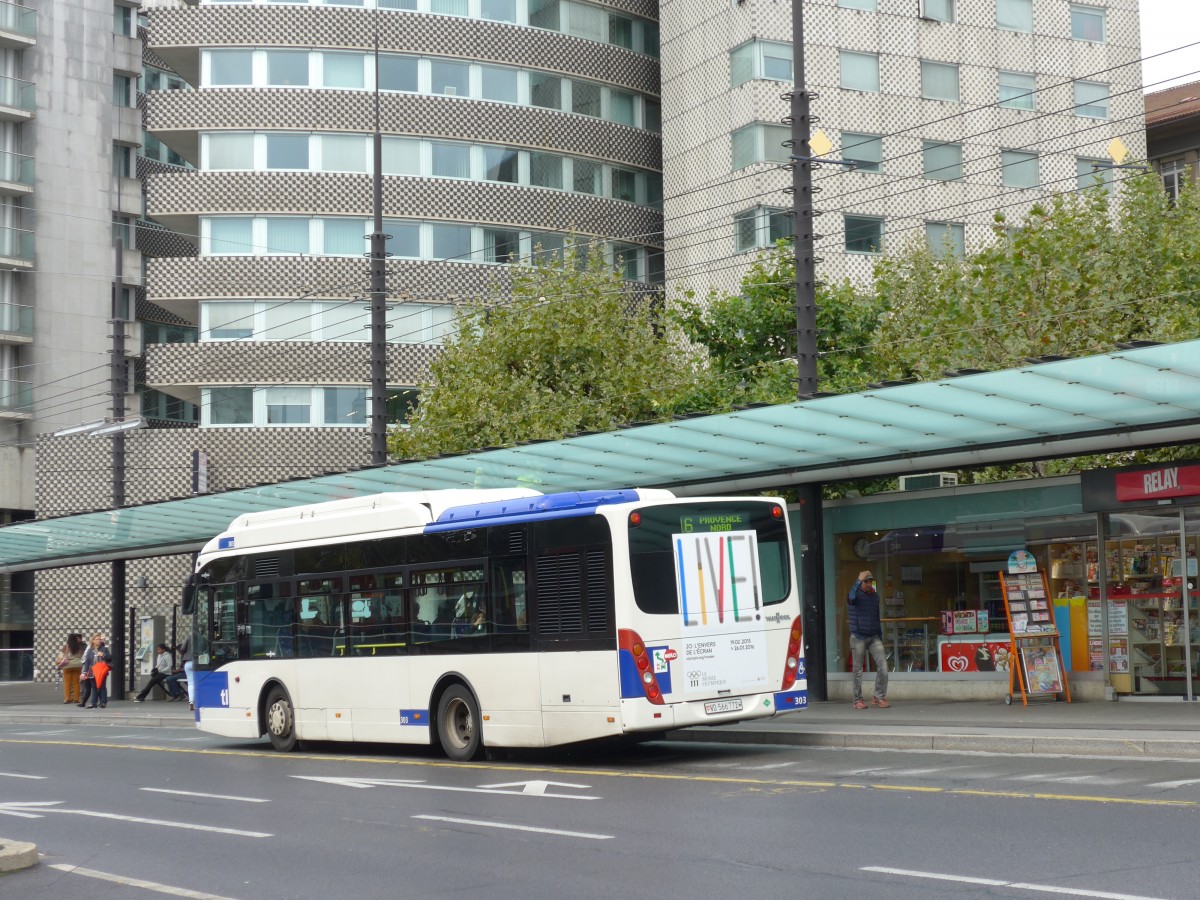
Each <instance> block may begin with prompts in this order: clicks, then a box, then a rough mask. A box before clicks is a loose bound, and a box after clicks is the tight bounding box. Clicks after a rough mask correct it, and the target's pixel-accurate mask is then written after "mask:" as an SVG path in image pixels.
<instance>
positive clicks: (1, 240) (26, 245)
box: [0, 225, 33, 262]
mask: <svg viewBox="0 0 1200 900" xmlns="http://www.w3.org/2000/svg"><path fill="white" fill-rule="evenodd" d="M0 256H7V257H8V258H9V259H24V260H27V261H29V262H33V232H32V231H26V230H25V229H23V228H12V227H10V226H8V225H0Z"/></svg>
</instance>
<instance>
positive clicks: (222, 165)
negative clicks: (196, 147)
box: [201, 132, 254, 171]
mask: <svg viewBox="0 0 1200 900" xmlns="http://www.w3.org/2000/svg"><path fill="white" fill-rule="evenodd" d="M203 147H204V151H203V153H202V155H201V168H204V169H208V170H212V171H217V170H222V169H234V170H238V169H244V170H251V169H253V168H254V135H253V134H247V133H237V132H234V133H227V134H209V135H206V136H205V138H204V144H203Z"/></svg>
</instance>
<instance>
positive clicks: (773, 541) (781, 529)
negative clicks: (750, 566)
mask: <svg viewBox="0 0 1200 900" xmlns="http://www.w3.org/2000/svg"><path fill="white" fill-rule="evenodd" d="M776 506H778V504H775V503H769V502H762V503H747V502H746V501H745V500H740V501H731V502H728V503H724V502H720V501H706V502H703V503H687V502H679V503H674V504H671V505H669V506H650V507H643V508H641V509H639V510H637V512H638V513H639V514H640V516H641V521H640V523H639V524H637V525H633V524H630V526H629V563H630V568H631V570H632V573H633V594H634V599H635V601H636V602H637V606H638V609H640V610H641V611H642V612H646V613H659V614H672V615H674V614H678V613H679V611H680V609H679V600H678V594H677V590H676V573H677V569H676V566H677V559H676V550H675V537H676V536H677V535H686V534H698V533H711V534H714V535H717V534H722V533H727V534H731V535H735V534H738V533H745V532H754V533H755V534H756V535H757V543H758V569H759V571H758V579H759V584H760V586H761V589H762V603H763V605H764V606H770V605H772V604H775V603H781V602H783V601H784V600H786V599H787V596H788V593H789V592H790V591H791V587H792V585H791V575H790V572H791V564H790V562H789V560H790V558H791V557H790V552H789V548H788V537H787V527H786V526H785V524H784V517H783V516H780V517H778V518H776V517H775V516H774V515H773V514H772V508H773V507H776Z"/></svg>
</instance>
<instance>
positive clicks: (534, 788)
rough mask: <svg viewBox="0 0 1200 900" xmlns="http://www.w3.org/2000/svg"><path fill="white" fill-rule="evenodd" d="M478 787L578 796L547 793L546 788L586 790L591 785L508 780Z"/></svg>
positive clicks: (539, 794)
mask: <svg viewBox="0 0 1200 900" xmlns="http://www.w3.org/2000/svg"><path fill="white" fill-rule="evenodd" d="M480 787H485V788H489V789H494V788H509V787H516V788H520V789H521V790H520V791H519V793H522V794H536V795H537V796H539V797H579V796H580V795H579V794H547V793H546V788H548V787H564V788H579V789H580V790H587V789H588V788H589V787H591V785H588V784H569V783H567V782H565V781H510V782H507V783H506V784H483V785H480ZM496 793H497V794H510V793H513V792H512V791H499V790H497V791H496Z"/></svg>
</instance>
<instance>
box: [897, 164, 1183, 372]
mask: <svg viewBox="0 0 1200 900" xmlns="http://www.w3.org/2000/svg"><path fill="white" fill-rule="evenodd" d="M1198 210H1200V202H1198V199H1197V190H1196V188H1195V187H1194V186H1193V187H1191V188H1189V189H1188V190H1187V191H1185V192H1184V195H1183V196H1182V197H1181V198H1180V201H1179V202H1178V203H1176V204H1171V203H1170V202H1169V201H1168V198H1167V196H1166V194H1165V193H1164V192H1163V190H1162V185H1161V183H1160V182H1159V181H1158V178H1157V177H1156V176H1154V175H1152V174H1147V175H1143V176H1138V177H1134V178H1131V179H1129V180H1127V181H1126V182H1125V183H1124V185H1123V186H1122V189H1121V191H1120V193H1119V195H1118V194H1112V193H1109V192H1106V191H1104V190H1102V189H1090V190H1088V191H1085V192H1083V193H1071V194H1060V195H1058V196H1056V197H1054V198H1053V199H1052V200H1050V201H1049V202H1048V203H1046V204H1039V205H1036V206H1034V207H1033V209H1032V210H1030V212H1029V213H1028V214H1027V215H1026V216H1025V217H1024V218H1023V219H1021V220H1020V221H1019V222H1018V223H1016V224H1015V226H1013V227H1010V226H1009V223H1008V221H1007V220H1006V219H1005V218H1004V217H1003V216H1000V215H998V216H997V217H996V224H995V227H994V238H993V240H992V241H991V242H990V243H989V244H987V245H986V246H984V247H981V248H979V249H978V250H975V251H973V252H971V253H968V254H967V255H966V256H964V257H961V258H958V257H953V256H949V255H939V254H938V253H935V252H933V251H931V250H930V249H929V248H928V247H926V246H925V244H924V243H923V242H921V243H913V244H910V245H909V246H908V247H906V248H905V249H904V250H903V251H902V252H901V253H898V254H896V255H893V256H889V257H887V258H885V259H884V260H882V261H881V262H880V263H879V264H878V265H877V266H876V270H875V292H876V296H877V299H878V300H879V302H880V304H881V305H882V306H883V307H884V308H885V309H886V310H887V315H886V316H885V317H884V318H883V321H882V323H881V327H880V330H879V333H878V334H877V335H876V341H877V354H876V356H877V358H878V360H879V362H880V364H881V366H882V374H884V375H886V376H887V377H909V376H916V377H919V378H922V379H933V378H940V377H941V376H942V373H943V372H944V371H945V370H957V369H972V368H977V369H1002V368H1007V367H1010V366H1013V365H1016V364H1018V363H1020V361H1021V360H1022V359H1023V358H1025V357H1036V356H1046V355H1079V354H1088V353H1099V352H1102V351H1104V350H1107V349H1110V348H1112V347H1113V345H1114V344H1116V343H1119V342H1122V341H1130V340H1159V341H1174V340H1181V339H1183V338H1185V337H1190V336H1192V335H1194V334H1195V333H1196V331H1197V323H1196V320H1195V312H1196V309H1197V299H1198V295H1197V294H1196V293H1195V291H1196V289H1197V287H1200V281H1198V279H1200V215H1198Z"/></svg>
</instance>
